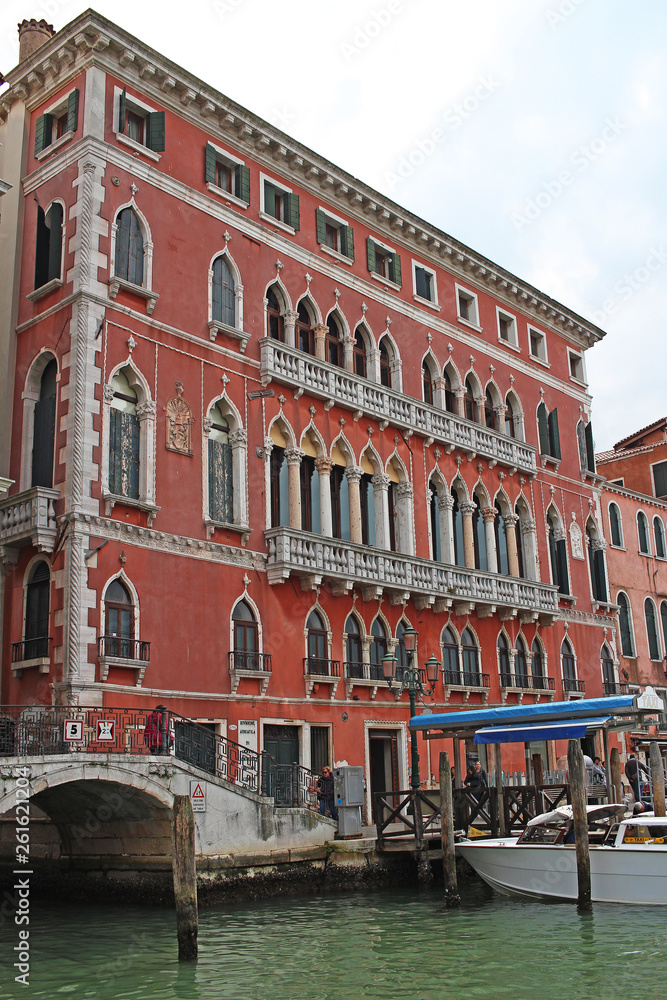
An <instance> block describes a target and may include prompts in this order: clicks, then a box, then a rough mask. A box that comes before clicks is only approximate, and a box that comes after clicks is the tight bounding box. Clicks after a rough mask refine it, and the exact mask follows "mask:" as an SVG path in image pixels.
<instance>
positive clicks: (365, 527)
mask: <svg viewBox="0 0 667 1000" xmlns="http://www.w3.org/2000/svg"><path fill="white" fill-rule="evenodd" d="M359 497H360V500H361V541H362V543H363V544H364V545H375V491H374V488H373V477H372V476H371V475H369V473H368V472H364V473H363V475H362V477H361V480H360V482H359Z"/></svg>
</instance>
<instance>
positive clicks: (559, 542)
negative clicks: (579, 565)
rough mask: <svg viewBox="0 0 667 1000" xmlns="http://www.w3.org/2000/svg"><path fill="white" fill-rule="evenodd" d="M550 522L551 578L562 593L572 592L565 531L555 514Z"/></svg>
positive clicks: (550, 517) (550, 516)
mask: <svg viewBox="0 0 667 1000" xmlns="http://www.w3.org/2000/svg"><path fill="white" fill-rule="evenodd" d="M548 524H549V557H550V561H551V578H552V580H553V582H554V583H555V584H556V585H557V587H558V590H559V591H560V593H561V594H569V593H570V581H569V578H568V573H567V552H566V548H565V537H564V534H565V533H564V531H563V529H562V528H561V526H560V522H559V520H558V519H557V518H556V516H555V515H554V514H550V515H549V518H548Z"/></svg>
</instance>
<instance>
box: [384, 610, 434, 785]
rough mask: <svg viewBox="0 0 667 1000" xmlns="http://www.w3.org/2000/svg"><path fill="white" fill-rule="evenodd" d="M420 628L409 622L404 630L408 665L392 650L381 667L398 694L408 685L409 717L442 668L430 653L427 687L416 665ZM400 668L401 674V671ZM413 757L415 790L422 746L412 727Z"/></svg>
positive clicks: (427, 664) (412, 780)
mask: <svg viewBox="0 0 667 1000" xmlns="http://www.w3.org/2000/svg"><path fill="white" fill-rule="evenodd" d="M418 634H419V633H418V632H417V630H416V629H414V628H412V626H410V625H408V627H407V628H406V629H405V631H404V633H403V642H404V644H405V652H406V653H407V656H408V665H407V667H400V666H399V664H398V660H397V659H396V657H395V656H394V655H393V654H391V653H390V654H389V655H388V656H384V657H383V658H382V669H383V671H384V679H385V680H386V682H387V684H388V685H389V689H390V690H391V691H393V690H395V689H396V688H397V689H398V694H399V696H400V695H401V694H402V692H403V691H405V689H406V688H407V689H408V694H409V696H410V718H411V719H412V718H413V717H414V715H415V711H416V708H415V705H416V696H417V694H425V695H427V696H428V695H431V694H433V691H434V690H435V685H436V682H437V680H438V671H439V668H440V661H439V660H437V659H436V658H435V656H429V658H428V660H427V661H426V663H425V664H424V666H425V667H426V677H427V680H428V684H429V687H428V690H427V689H426V686H425V685H424V682H423V681H422V678H421V676H420V672H419V666H415V653H416V652H417V636H418ZM399 671H400V675H399ZM410 761H411V778H410V785H411V786H412V788H413V789H414V790H416V789H418V788H419V786H420V785H421V778H420V777H419V748H418V746H417V733H416V732H415V731H414V730H413V731H412V732H411V734H410Z"/></svg>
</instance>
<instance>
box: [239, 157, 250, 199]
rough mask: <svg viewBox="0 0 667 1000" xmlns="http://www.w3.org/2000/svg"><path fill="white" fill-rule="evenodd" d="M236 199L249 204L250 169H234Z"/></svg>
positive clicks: (240, 167)
mask: <svg viewBox="0 0 667 1000" xmlns="http://www.w3.org/2000/svg"><path fill="white" fill-rule="evenodd" d="M236 197H237V198H240V199H241V201H245V202H246V204H248V205H249V204H250V167H242V166H238V167H237V168H236Z"/></svg>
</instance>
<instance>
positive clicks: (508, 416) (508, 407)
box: [505, 396, 517, 438]
mask: <svg viewBox="0 0 667 1000" xmlns="http://www.w3.org/2000/svg"><path fill="white" fill-rule="evenodd" d="M505 434H507V436H508V437H513V438H515V437H517V418H516V413H515V411H514V403H513V402H512V399H511V397H510V396H508V397H507V398H506V400H505Z"/></svg>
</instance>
